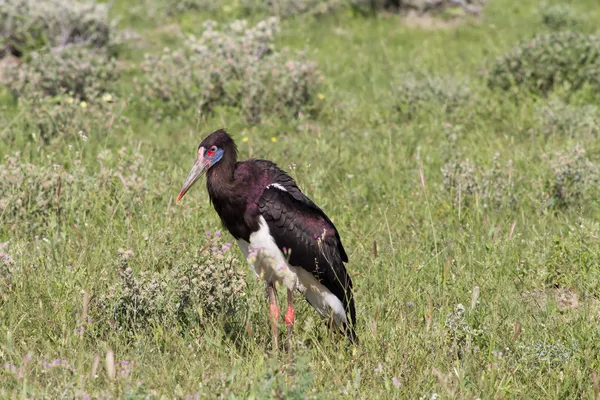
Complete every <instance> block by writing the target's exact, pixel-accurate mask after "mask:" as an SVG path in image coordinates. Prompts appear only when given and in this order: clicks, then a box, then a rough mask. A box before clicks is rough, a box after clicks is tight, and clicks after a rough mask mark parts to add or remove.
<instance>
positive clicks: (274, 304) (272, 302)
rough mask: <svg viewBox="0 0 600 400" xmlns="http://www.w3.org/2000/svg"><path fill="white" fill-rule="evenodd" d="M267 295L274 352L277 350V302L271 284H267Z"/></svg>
mask: <svg viewBox="0 0 600 400" xmlns="http://www.w3.org/2000/svg"><path fill="white" fill-rule="evenodd" d="M267 293H268V294H269V311H270V313H271V327H272V329H273V349H274V350H275V352H276V351H277V350H278V349H279V339H278V335H279V330H278V329H277V322H278V321H279V308H278V307H277V301H276V299H275V288H274V287H273V283H271V282H269V283H267Z"/></svg>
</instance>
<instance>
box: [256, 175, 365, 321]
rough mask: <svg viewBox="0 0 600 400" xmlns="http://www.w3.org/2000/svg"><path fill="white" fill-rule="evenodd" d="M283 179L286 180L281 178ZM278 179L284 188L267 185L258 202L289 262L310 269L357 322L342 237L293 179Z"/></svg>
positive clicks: (260, 210) (351, 318) (272, 233)
mask: <svg viewBox="0 0 600 400" xmlns="http://www.w3.org/2000/svg"><path fill="white" fill-rule="evenodd" d="M282 181H283V180H282ZM282 181H277V183H279V184H281V185H282V186H283V187H284V188H285V190H281V189H280V188H276V187H273V186H271V187H268V188H266V189H265V190H264V192H263V194H262V196H261V197H260V199H259V201H258V209H259V212H260V214H261V215H262V216H263V217H264V218H265V221H267V224H268V225H269V230H270V232H271V235H272V236H273V238H274V239H275V243H276V244H277V246H278V247H279V248H280V249H281V250H282V251H283V249H284V248H287V249H289V250H290V251H291V252H290V260H289V262H290V264H291V265H293V266H295V267H300V268H303V269H305V270H307V271H309V272H310V273H311V274H312V275H313V276H314V277H315V278H316V279H317V280H318V281H319V282H320V283H321V284H323V285H324V286H325V287H327V289H329V290H330V291H331V292H332V293H333V294H334V295H335V296H336V297H337V298H339V299H340V300H341V301H342V304H344V307H345V308H346V312H347V314H348V315H349V317H350V320H351V321H352V325H354V323H355V320H356V312H355V308H354V299H353V295H352V280H351V279H350V276H349V275H348V272H347V271H346V267H345V266H344V262H347V261H348V256H347V255H346V252H345V251H344V247H343V246H342V242H341V239H340V236H339V234H338V232H337V230H336V228H335V226H334V225H333V223H332V222H331V221H330V220H329V218H327V216H326V215H325V213H324V212H323V211H322V210H321V209H320V208H319V207H317V206H316V205H315V204H314V203H313V202H312V201H311V200H310V199H309V198H308V197H306V196H305V195H304V194H303V193H302V192H301V191H300V190H299V189H298V188H297V186H296V185H295V184H294V183H293V180H291V178H290V180H287V179H286V180H285V181H283V182H282Z"/></svg>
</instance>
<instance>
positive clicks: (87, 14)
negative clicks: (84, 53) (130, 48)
mask: <svg viewBox="0 0 600 400" xmlns="http://www.w3.org/2000/svg"><path fill="white" fill-rule="evenodd" d="M108 11H109V6H108V4H98V3H96V2H95V1H89V2H79V1H76V0H0V50H2V49H4V50H9V51H11V52H13V53H15V54H17V55H20V54H22V53H25V52H27V51H29V50H33V49H41V48H43V47H62V46H66V45H69V44H83V45H88V46H93V47H101V48H104V47H107V46H108V45H109V44H110V43H111V41H112V40H113V36H114V30H115V26H114V23H112V22H110V21H109V19H108Z"/></svg>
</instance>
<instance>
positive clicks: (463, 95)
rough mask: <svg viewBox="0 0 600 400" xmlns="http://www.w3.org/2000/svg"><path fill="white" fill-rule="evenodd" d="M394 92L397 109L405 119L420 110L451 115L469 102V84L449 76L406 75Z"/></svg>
mask: <svg viewBox="0 0 600 400" xmlns="http://www.w3.org/2000/svg"><path fill="white" fill-rule="evenodd" d="M396 90H397V97H396V101H397V108H398V109H399V110H400V112H401V113H402V114H403V115H406V116H407V117H410V116H411V115H413V114H414V113H416V112H417V111H420V110H424V111H427V112H432V111H442V112H446V113H451V112H452V111H454V110H456V109H457V108H459V107H461V106H464V105H465V104H466V103H468V102H469V101H470V100H471V90H470V87H469V82H468V81H467V80H465V79H461V78H455V77H451V76H429V75H426V76H424V77H422V78H417V77H416V76H415V75H414V74H407V75H405V76H404V77H403V78H402V79H401V80H400V84H399V85H398V87H397V89H396Z"/></svg>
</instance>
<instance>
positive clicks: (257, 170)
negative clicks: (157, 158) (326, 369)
mask: <svg viewBox="0 0 600 400" xmlns="http://www.w3.org/2000/svg"><path fill="white" fill-rule="evenodd" d="M204 172H206V175H207V181H206V186H207V188H208V194H209V196H210V200H211V202H212V203H213V205H214V207H215V210H216V211H217V213H218V214H219V217H221V222H222V223H223V225H224V226H225V227H226V228H227V230H228V231H229V232H230V233H231V234H232V235H233V236H234V237H235V239H236V240H237V242H238V245H239V246H240V249H241V250H242V253H243V254H244V256H245V257H246V258H247V259H248V261H249V263H250V265H251V266H252V267H253V269H254V271H255V272H256V274H257V275H258V276H259V277H261V278H262V279H264V280H265V281H266V283H267V291H268V297H269V303H270V313H271V323H272V327H273V334H274V345H275V347H276V348H277V335H278V333H277V320H278V319H279V309H278V307H277V304H276V301H275V290H274V284H276V283H277V284H283V285H284V286H285V287H287V295H288V296H287V297H288V308H287V311H286V313H285V322H286V324H287V326H288V335H290V336H291V334H292V328H293V325H294V306H293V302H292V293H293V291H294V290H298V291H299V292H300V293H302V294H303V295H304V297H305V298H306V300H308V302H309V303H310V304H311V305H312V306H313V307H314V308H315V309H317V311H318V312H319V313H320V314H321V315H323V316H326V317H330V318H331V321H332V322H333V324H334V325H335V326H337V327H339V328H341V330H342V331H343V332H345V333H346V335H347V336H348V337H349V338H350V339H351V340H352V342H354V343H357V342H358V340H357V337H356V334H355V331H354V324H355V321H356V311H355V309H354V298H353V294H352V281H351V280H350V275H348V272H347V271H346V268H345V266H344V262H348V256H347V255H346V251H345V250H344V247H343V246H342V241H341V239H340V235H339V234H338V232H337V230H336V229H335V226H334V225H333V223H332V222H331V220H330V219H329V218H328V217H327V215H325V213H324V212H323V211H322V210H321V209H320V208H319V207H318V206H317V205H316V204H315V203H313V202H312V201H311V200H310V199H309V198H308V197H306V196H305V195H304V194H303V193H302V192H301V191H300V189H298V186H296V183H295V182H294V180H293V179H292V178H291V177H290V176H289V175H288V174H286V173H285V172H284V171H282V170H281V169H279V168H278V167H277V165H275V164H274V163H272V162H270V161H265V160H257V159H250V160H247V161H243V162H238V161H237V147H236V145H235V143H234V141H233V139H232V138H231V137H230V136H229V135H228V134H227V133H226V132H225V131H224V130H217V131H215V132H213V133H211V134H210V135H209V136H208V137H207V138H206V139H204V140H203V141H202V143H200V145H199V146H198V156H197V158H196V162H195V163H194V166H193V167H192V170H191V171H190V173H189V175H188V177H187V178H186V180H185V182H184V184H183V187H182V188H181V192H180V193H179V196H177V201H179V200H180V199H181V198H182V197H183V196H184V195H185V193H186V192H187V191H188V190H189V189H190V187H192V185H193V184H194V183H196V181H197V180H198V179H199V178H200V177H201V176H202V174H203V173H204Z"/></svg>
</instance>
